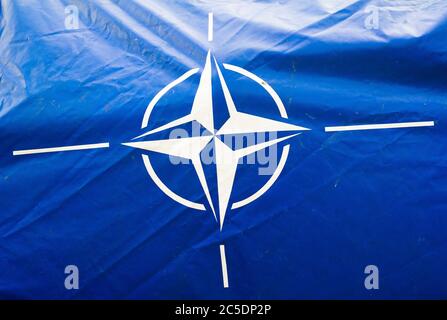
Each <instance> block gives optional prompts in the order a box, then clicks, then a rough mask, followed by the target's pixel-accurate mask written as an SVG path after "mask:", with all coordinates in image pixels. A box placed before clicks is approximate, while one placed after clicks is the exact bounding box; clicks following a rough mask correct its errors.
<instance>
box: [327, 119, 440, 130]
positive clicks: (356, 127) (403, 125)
mask: <svg viewBox="0 0 447 320" xmlns="http://www.w3.org/2000/svg"><path fill="white" fill-rule="evenodd" d="M434 125H435V122H434V121H419V122H400V123H384V124H363V125H354V126H338V127H325V128H324V131H326V132H336V131H353V130H374V129H397V128H416V127H433V126H434Z"/></svg>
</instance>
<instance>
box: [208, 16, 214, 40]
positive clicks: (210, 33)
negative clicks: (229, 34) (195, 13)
mask: <svg viewBox="0 0 447 320" xmlns="http://www.w3.org/2000/svg"><path fill="white" fill-rule="evenodd" d="M208 41H209V42H211V41H213V13H212V12H209V13H208Z"/></svg>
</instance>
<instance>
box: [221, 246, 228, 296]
mask: <svg viewBox="0 0 447 320" xmlns="http://www.w3.org/2000/svg"><path fill="white" fill-rule="evenodd" d="M220 261H221V263H222V279H223V286H224V288H228V287H229V285H228V271H227V259H226V257H225V246H224V245H223V244H221V245H220Z"/></svg>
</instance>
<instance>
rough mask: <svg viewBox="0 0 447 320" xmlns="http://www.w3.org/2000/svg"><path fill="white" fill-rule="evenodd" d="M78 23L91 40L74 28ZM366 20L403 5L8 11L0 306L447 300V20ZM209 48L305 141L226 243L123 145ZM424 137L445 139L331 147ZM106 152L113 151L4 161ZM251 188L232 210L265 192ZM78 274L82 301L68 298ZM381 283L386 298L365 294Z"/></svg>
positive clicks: (20, 4)
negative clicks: (280, 107)
mask: <svg viewBox="0 0 447 320" xmlns="http://www.w3.org/2000/svg"><path fill="white" fill-rule="evenodd" d="M409 3H410V2H409ZM70 4H74V5H76V6H77V7H78V8H79V14H80V29H79V30H66V29H65V27H64V20H65V12H64V8H65V6H67V5H70ZM427 4H428V5H427ZM370 5H375V6H380V7H385V8H386V7H390V6H393V4H390V2H389V1H340V4H339V5H333V6H332V5H331V6H330V5H328V4H323V3H322V1H320V2H316V1H310V0H309V1H299V2H298V1H253V2H244V3H240V2H238V1H235V2H231V1H230V2H228V1H224V2H215V1H203V2H200V3H196V2H186V3H185V2H183V1H163V2H162V1H110V2H108V1H58V0H52V1H50V0H45V1H37V0H36V1H34V0H28V1H25V0H14V1H12V0H11V1H8V0H3V1H1V16H0V19H1V20H0V23H1V24H0V238H1V240H0V297H1V298H74V299H76V298H151V299H161V298H182V299H183V298H250V299H252V298H285V299H292V298H312V299H314V298H338V299H339V298H356V299H362V298H371V299H376V298H446V297H447V278H446V277H445V275H444V273H445V272H444V270H445V268H446V266H447V245H446V243H447V233H446V230H447V214H446V213H447V200H446V199H447V185H446V182H445V179H446V178H447V169H446V167H447V160H446V156H445V155H446V152H447V142H446V139H445V137H446V133H447V132H446V115H445V114H446V103H447V93H446V92H447V91H446V87H447V82H446V79H447V77H446V75H447V41H446V40H447V39H446V34H447V18H446V15H447V4H446V3H445V2H444V1H429V2H427V1H411V5H409V6H408V3H407V11H404V12H398V13H396V12H395V11H393V10H391V11H390V10H388V11H387V9H382V11H381V14H380V27H379V28H378V29H368V28H366V27H365V19H366V17H368V15H369V14H370V13H369V11H368V10H367V8H368V6H370ZM397 5H398V4H396V6H397ZM401 5H402V4H401ZM211 11H212V12H213V13H214V41H213V43H212V44H210V43H209V42H208V41H207V15H208V12H211ZM210 46H211V49H212V50H213V52H214V54H215V55H216V57H217V58H218V59H219V62H221V63H223V62H225V63H231V64H234V65H238V66H241V67H243V68H245V69H247V70H249V71H251V72H253V73H255V74H256V75H258V76H260V77H261V78H263V79H264V80H265V81H267V82H268V83H269V84H271V85H272V87H273V88H274V89H275V90H276V91H277V92H278V94H279V95H280V97H281V98H282V100H283V102H284V104H285V106H286V109H287V111H288V114H289V119H290V122H292V123H295V124H297V125H300V126H304V127H307V128H311V129H312V131H310V132H306V133H305V134H302V135H300V136H299V137H297V138H295V139H294V140H293V141H291V142H290V143H291V152H290V155H289V159H288V162H287V164H286V167H285V169H284V171H283V173H282V175H281V176H280V178H279V180H278V181H277V182H276V184H275V185H274V186H273V187H272V188H271V190H269V192H267V193H266V194H265V195H264V196H263V197H261V198H260V199H259V200H257V201H256V202H254V203H252V204H250V205H248V206H246V207H243V208H241V209H238V210H234V211H231V212H229V213H228V214H227V218H226V222H225V226H224V229H223V232H222V233H219V232H218V227H217V224H216V223H215V221H214V219H213V218H212V215H211V213H210V212H199V211H194V210H191V209H187V208H185V207H183V206H181V205H179V204H177V203H176V202H174V201H172V200H171V199H169V198H168V197H166V196H165V195H164V194H163V193H162V192H161V191H160V190H159V189H158V188H157V187H156V186H155V184H154V183H153V182H152V181H151V180H150V178H149V176H148V175H147V172H146V169H145V167H144V165H143V162H142V160H141V156H140V153H141V152H139V151H136V150H133V149H130V148H126V147H124V146H122V145H121V143H122V142H126V141H129V139H131V138H132V137H135V136H137V135H138V134H140V133H141V130H140V126H141V119H142V117H143V114H144V111H145V109H146V107H147V104H148V103H149V101H150V100H151V99H152V98H153V97H154V95H155V94H156V93H157V92H158V91H159V90H160V89H161V88H163V87H164V86H165V85H166V84H168V83H169V82H171V81H173V80H174V79H176V78H177V77H179V76H180V75H181V74H183V73H184V72H186V71H187V70H189V69H191V68H196V67H202V66H203V63H204V60H205V57H206V52H207V50H208V48H209V47H210ZM227 76H228V78H229V79H230V80H228V81H229V87H230V90H231V91H232V94H233V95H234V97H235V100H236V103H237V104H239V105H240V106H241V108H242V109H244V110H247V111H250V112H252V113H255V111H256V110H257V112H258V113H259V114H260V115H263V116H270V117H273V118H274V117H277V111H276V109H275V107H274V105H273V103H272V101H271V100H269V99H268V98H266V97H265V96H263V95H262V94H263V93H262V92H256V91H251V90H249V89H250V88H251V87H250V84H249V83H244V81H243V80H241V81H239V82H238V78H237V77H234V75H233V78H234V79H232V78H231V77H232V75H231V74H228V75H227ZM196 87H197V78H195V79H192V80H191V81H190V82H185V83H184V84H182V86H181V87H179V88H178V89H177V90H178V91H180V92H182V95H179V94H177V93H176V92H173V93H172V92H171V93H169V94H168V95H167V96H166V97H165V98H164V100H163V101H161V103H162V106H164V107H166V108H170V109H169V111H166V112H164V111H163V110H160V111H159V112H158V113H156V114H155V115H154V117H155V118H154V121H158V122H159V123H163V122H165V121H167V120H168V119H170V117H172V116H175V115H177V114H182V113H183V112H187V111H188V108H189V107H190V104H191V101H192V100H191V99H192V98H193V94H194V92H195V89H196ZM167 110H168V109H167ZM424 120H434V121H435V123H436V125H435V127H430V128H411V129H399V130H377V131H359V132H340V133H331V134H329V133H325V132H324V127H325V126H333V125H354V124H370V123H388V122H409V121H424ZM105 141H108V142H110V144H111V146H110V148H109V149H98V150H91V151H76V152H67V153H54V154H42V155H33V156H26V157H25V156H24V157H13V156H12V151H13V150H17V149H28V148H43V147H52V146H63V145H76V144H88V143H96V142H105ZM163 160H166V159H162V158H160V159H157V160H154V161H155V162H156V164H155V165H156V166H157V169H158V171H157V172H158V173H159V175H160V176H162V177H165V179H167V180H166V181H171V183H172V186H173V188H180V190H182V189H183V190H184V191H185V192H186V193H187V194H188V193H189V194H188V195H189V196H191V197H192V198H194V199H202V200H204V197H203V195H202V193H201V192H200V191H199V189H198V188H197V186H195V185H194V184H191V183H190V181H191V179H190V178H191V177H193V178H194V174H193V172H192V171H190V170H191V168H189V167H187V166H185V168H184V169H185V170H183V171H175V170H173V169H172V165H171V164H170V163H169V162H168V161H163ZM155 165H154V166H155ZM175 169H178V168H175ZM177 172H184V173H183V174H177ZM244 176H245V178H244ZM248 177H250V175H249V173H247V175H244V174H242V176H241V177H238V184H237V185H236V187H235V191H234V193H233V195H232V199H241V198H242V197H243V196H244V195H246V194H247V193H249V192H250V190H253V189H250V188H252V187H255V188H256V186H258V184H257V183H258V182H256V181H254V180H255V179H249V178H248ZM260 179H262V178H260ZM252 184H253V185H252ZM186 186H187V187H188V188H186ZM185 189H186V190H185ZM220 243H225V245H226V254H227V262H228V272H229V279H230V288H228V289H224V288H223V287H222V280H221V269H220V257H219V249H218V245H219V244H220ZM68 264H75V265H77V266H78V267H79V269H80V290H77V291H76V290H73V291H68V290H66V289H65V288H64V279H65V276H66V275H65V274H64V268H65V266H66V265H68ZM369 264H374V265H377V266H378V267H379V269H380V290H376V291H367V290H365V288H364V286H363V281H364V278H365V275H364V273H363V270H364V268H365V266H366V265H369Z"/></svg>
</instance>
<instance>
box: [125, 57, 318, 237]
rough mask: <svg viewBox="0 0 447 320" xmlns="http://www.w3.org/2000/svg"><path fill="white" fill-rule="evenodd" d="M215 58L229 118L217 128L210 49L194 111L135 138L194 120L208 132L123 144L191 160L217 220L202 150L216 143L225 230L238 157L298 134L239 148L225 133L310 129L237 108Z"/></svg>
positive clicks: (221, 209) (219, 200)
mask: <svg viewBox="0 0 447 320" xmlns="http://www.w3.org/2000/svg"><path fill="white" fill-rule="evenodd" d="M213 60H214V64H215V66H216V70H217V73H218V76H219V81H220V84H221V86H222V90H223V93H224V98H225V102H226V105H227V108H228V112H229V118H228V120H227V121H226V122H225V123H224V124H223V126H222V127H221V128H220V129H218V130H215V127H214V117H213V99H212V70H211V67H212V66H211V64H212V63H211V53H210V51H208V54H207V57H206V63H205V67H204V68H203V71H202V74H201V77H200V82H199V86H198V89H197V92H196V94H195V97H194V102H193V105H192V110H191V113H190V114H188V115H186V116H184V117H181V118H179V119H176V120H174V121H171V122H169V123H167V124H165V125H162V126H160V127H158V128H155V129H153V130H150V131H148V132H146V133H144V134H142V135H140V136H138V137H135V138H134V139H133V140H135V139H139V138H142V137H145V136H148V135H151V134H154V133H157V132H160V131H164V130H168V129H172V128H174V127H177V126H180V125H183V124H185V123H189V122H192V121H196V122H198V123H199V124H200V125H202V126H203V127H204V128H205V129H207V131H208V133H205V134H204V135H203V136H200V137H188V138H178V139H166V140H150V141H136V142H128V143H123V144H124V145H126V146H129V147H133V148H138V149H142V150H148V151H153V152H158V153H163V154H167V155H171V156H177V157H182V158H186V159H189V160H191V162H192V164H193V166H194V168H195V171H196V173H197V176H198V178H199V181H200V184H201V186H202V189H203V191H204V193H205V196H206V198H207V200H208V202H209V205H210V208H211V210H212V212H213V214H214V218H215V219H216V221H217V215H216V210H215V207H214V204H213V201H212V199H211V195H210V191H209V188H208V183H207V180H206V178H205V174H204V170H203V166H202V162H201V159H200V152H201V151H202V150H203V149H204V148H205V147H206V146H207V145H208V143H210V142H214V151H215V155H214V156H215V163H216V173H217V192H218V202H219V203H218V205H219V207H218V208H219V222H220V229H221V230H222V227H223V223H224V220H225V214H226V211H227V208H228V203H229V200H230V195H231V191H232V189H233V183H234V179H235V174H236V169H237V165H238V162H239V159H240V158H243V157H245V156H247V155H249V154H252V153H255V152H258V151H260V150H263V149H265V148H268V147H270V146H272V145H275V144H277V143H279V142H281V141H284V140H286V139H289V138H291V137H293V136H296V135H297V134H298V133H295V134H291V135H288V136H285V137H282V138H278V139H272V140H269V141H266V142H262V143H258V144H254V145H251V146H248V147H245V148H241V149H237V150H233V149H232V148H230V147H229V146H227V145H226V144H225V143H224V142H222V140H221V138H222V136H223V135H235V134H244V133H260V132H280V131H304V130H309V129H307V128H304V127H299V126H296V125H293V124H289V123H285V122H280V121H276V120H271V119H267V118H262V117H258V116H255V115H251V114H247V113H243V112H239V111H237V109H236V106H235V104H234V101H233V98H232V97H231V94H230V91H229V90H228V87H227V84H226V82H225V79H224V77H223V75H222V72H221V70H220V68H219V65H218V63H217V61H216V59H215V58H214V57H213Z"/></svg>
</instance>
